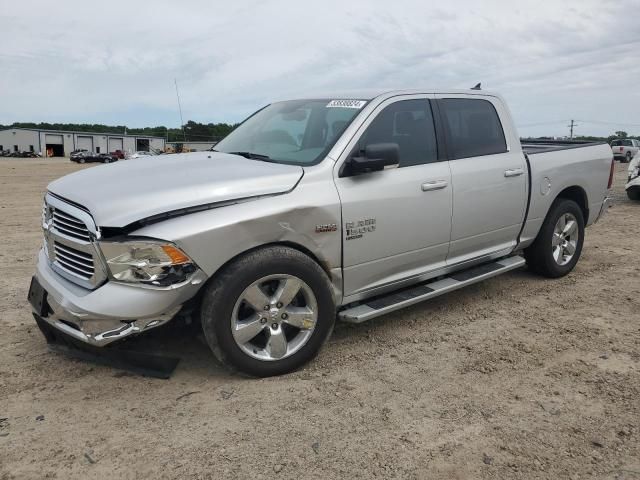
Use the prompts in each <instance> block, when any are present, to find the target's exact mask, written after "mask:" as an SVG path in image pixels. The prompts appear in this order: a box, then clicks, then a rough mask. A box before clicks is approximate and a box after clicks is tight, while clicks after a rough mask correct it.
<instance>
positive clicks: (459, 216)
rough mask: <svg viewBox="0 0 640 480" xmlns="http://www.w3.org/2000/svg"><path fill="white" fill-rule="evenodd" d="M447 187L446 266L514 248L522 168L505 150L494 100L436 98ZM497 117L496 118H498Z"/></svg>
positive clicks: (517, 155) (519, 158) (522, 196)
mask: <svg viewBox="0 0 640 480" xmlns="http://www.w3.org/2000/svg"><path fill="white" fill-rule="evenodd" d="M437 97H438V100H437V104H438V109H439V111H440V119H441V122H442V126H443V129H444V132H445V137H446V143H447V155H448V158H449V164H450V167H451V178H452V185H453V216H452V226H451V244H450V247H449V254H448V256H447V264H448V265H455V264H459V263H462V262H467V261H470V260H475V259H478V258H479V257H483V256H495V255H497V254H502V253H506V252H508V251H509V250H510V249H511V248H513V247H514V246H515V244H516V239H517V236H518V233H519V231H520V227H521V226H522V222H523V219H524V212H525V207H526V196H527V183H528V180H527V175H528V171H527V165H526V160H525V158H524V155H523V153H522V151H521V149H520V148H519V146H518V148H514V151H511V149H510V146H509V145H508V144H507V138H506V136H505V133H504V129H503V126H502V124H501V122H500V118H501V117H502V116H503V113H504V118H509V117H508V114H507V112H506V111H505V110H503V109H504V107H503V105H502V103H501V102H500V101H499V100H498V99H496V98H495V97H490V96H487V97H482V96H476V95H474V96H470V95H466V96H465V95H437ZM498 112H500V114H499V113H498Z"/></svg>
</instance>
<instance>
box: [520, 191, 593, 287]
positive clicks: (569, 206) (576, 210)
mask: <svg viewBox="0 0 640 480" xmlns="http://www.w3.org/2000/svg"><path fill="white" fill-rule="evenodd" d="M583 242H584V217H583V215H582V210H581V209H580V207H579V206H578V204H577V203H576V202H574V201H573V200H568V199H564V198H559V199H557V200H556V201H555V202H554V203H553V205H552V206H551V209H550V210H549V213H548V214H547V218H545V220H544V223H543V224H542V227H541V228H540V232H539V233H538V236H537V237H536V240H535V241H534V242H533V244H532V245H531V246H530V247H529V248H527V249H526V250H525V258H526V260H527V265H528V266H529V269H531V270H532V271H534V272H536V273H538V274H540V275H544V276H545V277H549V278H558V277H563V276H565V275H566V274H568V273H569V272H571V270H573V268H574V267H575V266H576V263H578V259H579V258H580V254H581V253H582V244H583Z"/></svg>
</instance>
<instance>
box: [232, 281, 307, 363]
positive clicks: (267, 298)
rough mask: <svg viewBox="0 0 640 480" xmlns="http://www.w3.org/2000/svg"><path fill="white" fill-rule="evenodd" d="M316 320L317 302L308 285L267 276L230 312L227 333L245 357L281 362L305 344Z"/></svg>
mask: <svg viewBox="0 0 640 480" xmlns="http://www.w3.org/2000/svg"><path fill="white" fill-rule="evenodd" d="M317 320H318V302H317V300H316V297H315V295H314V293H313V291H312V290H311V287H309V285H307V284H306V283H305V282H304V281H303V280H301V279H300V278H298V277H295V276H293V275H286V274H278V275H269V276H266V277H262V278H260V279H259V280H257V281H255V282H253V283H252V284H251V285H249V286H248V287H247V288H246V289H245V290H244V291H243V292H242V294H241V295H240V297H239V298H238V300H237V301H236V304H235V306H234V308H233V313H232V316H231V332H232V334H233V338H234V340H235V342H236V344H237V345H238V347H240V349H241V350H242V351H243V352H244V353H246V354H247V355H249V356H251V357H253V358H256V359H258V360H263V361H274V360H282V359H283V358H287V357H289V356H291V355H293V354H294V353H296V352H297V351H298V350H300V349H301V348H302V347H303V346H304V345H305V344H306V343H307V342H308V341H309V338H311V335H312V333H313V331H314V330H315V327H316V323H317Z"/></svg>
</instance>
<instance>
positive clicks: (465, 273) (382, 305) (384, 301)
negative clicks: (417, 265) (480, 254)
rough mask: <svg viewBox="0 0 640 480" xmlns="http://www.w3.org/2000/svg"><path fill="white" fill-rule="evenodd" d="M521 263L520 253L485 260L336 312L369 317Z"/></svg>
mask: <svg viewBox="0 0 640 480" xmlns="http://www.w3.org/2000/svg"><path fill="white" fill-rule="evenodd" d="M524 264H525V260H524V258H522V257H520V256H514V257H507V258H503V259H501V260H498V261H495V262H490V263H484V264H482V265H478V266H475V267H472V268H470V269H468V270H460V271H458V272H454V273H452V274H451V275H449V276H448V277H445V278H442V279H440V280H436V281H431V283H422V284H419V285H417V286H412V287H408V288H405V289H403V290H398V291H395V292H392V293H390V294H388V295H385V296H379V297H374V298H372V299H369V300H364V301H363V303H361V304H360V305H357V306H355V307H351V308H347V309H346V310H342V311H341V312H339V313H338V318H339V319H340V320H342V321H344V322H348V323H362V322H366V321H367V320H370V319H372V318H375V317H379V316H381V315H385V314H387V313H390V312H393V311H395V310H400V309H401V308H404V307H408V306H410V305H414V304H416V303H420V302H423V301H425V300H429V299H431V298H434V297H437V296H439V295H443V294H445V293H448V292H452V291H454V290H458V289H459V288H462V287H466V286H467V285H471V284H472V283H478V282H481V281H482V280H486V279H487V278H491V277H495V276H497V275H500V274H502V273H505V272H508V271H509V270H515V269H516V268H520V267H522V266H523V265H524Z"/></svg>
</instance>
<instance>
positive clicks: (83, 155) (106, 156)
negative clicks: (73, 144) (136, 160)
mask: <svg viewBox="0 0 640 480" xmlns="http://www.w3.org/2000/svg"><path fill="white" fill-rule="evenodd" d="M69 159H70V160H71V161H72V162H76V163H88V162H101V163H111V162H117V161H118V158H117V157H114V156H112V155H111V154H110V153H95V152H91V151H89V150H74V151H73V152H71V154H70V155H69Z"/></svg>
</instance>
